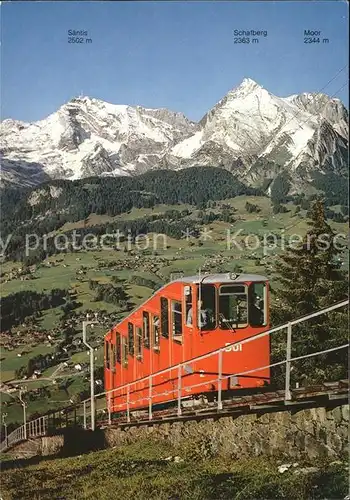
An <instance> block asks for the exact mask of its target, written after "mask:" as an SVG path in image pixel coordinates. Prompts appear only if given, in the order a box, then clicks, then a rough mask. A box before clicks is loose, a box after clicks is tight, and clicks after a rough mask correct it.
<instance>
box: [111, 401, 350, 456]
mask: <svg viewBox="0 0 350 500" xmlns="http://www.w3.org/2000/svg"><path fill="white" fill-rule="evenodd" d="M348 433H349V405H344V406H338V407H336V408H333V409H329V410H327V409H326V408H312V409H305V410H300V411H297V412H295V413H294V414H293V413H290V412H287V411H283V412H278V413H265V414H263V415H261V416H258V415H256V414H254V415H241V416H239V417H236V418H232V417H222V418H220V419H218V420H213V419H207V420H202V421H200V422H196V421H188V422H174V423H171V424H170V423H164V424H160V425H155V426H153V427H152V426H143V427H138V428H137V427H130V428H129V429H128V430H120V429H106V431H105V435H106V443H107V446H116V445H119V444H122V443H131V442H135V441H137V440H139V439H150V438H151V439H156V440H168V442H169V443H170V444H171V445H173V446H175V447H180V448H181V447H184V448H186V449H187V450H188V451H190V448H191V447H192V448H193V451H194V452H197V453H198V454H202V455H203V454H204V455H205V454H208V455H215V454H220V455H226V456H231V457H233V458H241V457H251V456H258V455H270V456H271V455H274V456H280V457H285V458H290V459H291V458H298V459H300V458H309V459H313V458H316V457H318V458H319V457H330V458H340V457H343V456H344V455H347V454H348Z"/></svg>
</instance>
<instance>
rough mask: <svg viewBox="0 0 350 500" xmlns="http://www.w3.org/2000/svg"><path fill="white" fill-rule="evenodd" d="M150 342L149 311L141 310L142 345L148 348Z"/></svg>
mask: <svg viewBox="0 0 350 500" xmlns="http://www.w3.org/2000/svg"><path fill="white" fill-rule="evenodd" d="M149 342H150V321H149V313H148V312H147V311H144V312H143V343H144V346H145V347H147V348H148V349H149Z"/></svg>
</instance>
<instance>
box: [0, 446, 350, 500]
mask: <svg viewBox="0 0 350 500" xmlns="http://www.w3.org/2000/svg"><path fill="white" fill-rule="evenodd" d="M177 452H178V453H180V459H181V460H182V461H180V462H179V463H176V462H174V460H164V458H166V457H169V456H173V457H174V456H175V455H176V454H177ZM177 452H176V450H172V449H170V448H169V446H168V445H167V444H166V443H164V442H163V443H158V444H155V443H153V442H147V443H146V442H138V443H137V444H133V445H126V446H122V447H120V448H119V449H110V450H104V451H98V452H94V453H90V454H86V455H81V456H78V457H72V458H60V459H52V460H50V459H48V460H42V461H40V462H39V463H38V464H36V465H30V466H27V467H24V468H23V467H22V466H21V465H20V464H17V466H15V468H12V469H10V470H8V471H4V472H3V473H2V475H1V485H2V492H1V494H2V498H3V500H17V499H19V498H21V499H23V500H26V499H28V500H36V499H40V500H45V499H69V500H73V499H77V500H78V499H79V500H82V499H86V500H88V499H89V500H95V499H97V498H98V499H99V500H112V499H113V500H114V499H116V498H123V499H124V498H133V499H135V500H136V499H140V500H141V499H144V500H149V499H152V500H176V499H186V500H208V499H225V500H228V499H230V500H249V499H282V498H284V499H293V500H294V499H296V498H297V499H298V500H310V499H321V498H328V499H339V498H344V496H345V494H346V491H347V468H346V466H345V464H341V463H333V464H332V465H329V464H323V465H319V471H317V472H314V473H311V474H301V475H300V474H296V473H295V470H297V468H291V470H290V471H287V472H284V473H283V474H281V473H280V472H278V463H281V462H277V461H276V460H272V459H267V458H254V459H242V460H239V461H237V460H230V459H223V458H207V459H205V460H203V459H200V458H199V457H193V456H192V458H190V457H187V456H186V453H181V451H179V450H177ZM182 457H184V458H182ZM305 465H310V464H305ZM311 465H315V464H314V463H313V464H311ZM299 468H300V465H299Z"/></svg>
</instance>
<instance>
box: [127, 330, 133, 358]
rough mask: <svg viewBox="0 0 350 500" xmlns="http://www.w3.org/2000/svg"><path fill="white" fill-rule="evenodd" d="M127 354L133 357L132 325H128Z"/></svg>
mask: <svg viewBox="0 0 350 500" xmlns="http://www.w3.org/2000/svg"><path fill="white" fill-rule="evenodd" d="M128 340H129V354H130V355H131V356H133V355H134V325H133V324H132V323H128Z"/></svg>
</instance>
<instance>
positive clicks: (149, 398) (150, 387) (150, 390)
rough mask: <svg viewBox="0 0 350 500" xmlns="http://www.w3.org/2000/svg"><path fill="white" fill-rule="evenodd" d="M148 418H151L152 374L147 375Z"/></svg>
mask: <svg viewBox="0 0 350 500" xmlns="http://www.w3.org/2000/svg"><path fill="white" fill-rule="evenodd" d="M148 420H152V375H150V376H149V386H148Z"/></svg>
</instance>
